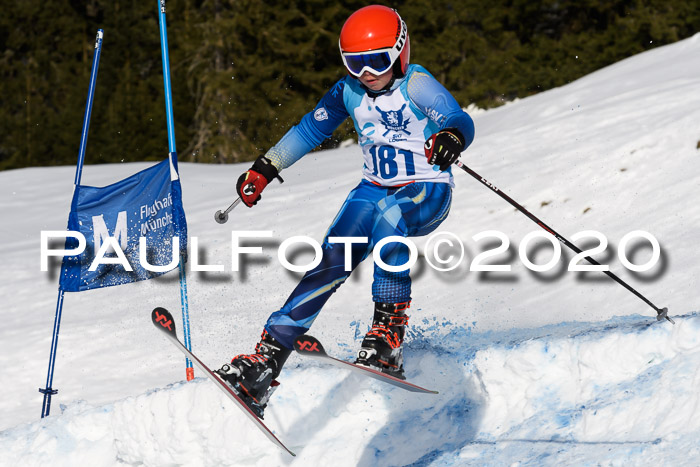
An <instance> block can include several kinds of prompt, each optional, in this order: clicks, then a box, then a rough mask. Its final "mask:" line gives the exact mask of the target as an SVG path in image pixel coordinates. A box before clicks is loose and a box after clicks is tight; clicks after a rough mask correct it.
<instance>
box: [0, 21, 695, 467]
mask: <svg viewBox="0 0 700 467" xmlns="http://www.w3.org/2000/svg"><path fill="white" fill-rule="evenodd" d="M699 52H700V35H696V36H695V37H692V38H690V39H687V40H685V41H682V42H679V43H676V44H672V45H669V46H665V47H660V48H657V49H654V50H652V51H649V52H645V53H643V54H640V55H638V56H635V57H631V58H629V59H627V60H624V61H622V62H620V63H617V64H615V65H613V66H610V67H607V68H605V69H603V70H600V71H598V72H596V73H593V74H591V75H589V76H586V77H584V78H582V79H580V80H578V81H576V82H574V83H571V84H569V85H567V86H564V87H561V88H558V89H554V90H551V91H548V92H544V93H541V94H539V95H536V96H533V97H530V98H527V99H523V100H520V101H517V102H515V103H512V104H510V105H507V106H505V107H502V108H499V109H494V110H490V111H487V112H483V113H479V114H478V115H476V116H475V122H476V128H477V138H476V140H475V143H474V144H473V145H472V147H471V148H470V149H469V150H468V151H467V152H466V153H465V154H464V156H463V160H464V161H465V162H466V163H467V164H468V165H470V167H472V168H473V169H474V170H476V171H477V172H478V173H480V174H481V175H483V176H484V177H485V178H487V179H488V180H489V181H491V182H492V183H494V184H495V185H496V186H498V187H499V188H500V189H501V190H503V191H504V192H506V193H508V194H509V195H510V196H512V197H513V198H514V199H515V200H517V201H518V202H519V203H521V204H523V205H524V206H526V207H527V208H528V209H529V210H531V211H532V212H533V213H534V214H535V215H537V216H539V217H541V218H542V220H544V221H545V222H546V223H547V224H549V225H551V226H552V227H554V228H555V229H556V230H557V231H559V232H560V233H561V234H563V235H564V236H566V237H567V238H570V237H571V236H572V235H573V234H575V233H576V232H579V231H583V230H590V229H594V230H598V231H600V232H601V233H603V234H604V235H605V236H606V237H607V239H608V240H609V242H610V244H609V246H608V248H607V250H606V252H605V253H602V254H600V255H597V256H596V258H597V259H598V260H599V261H601V262H603V263H604V264H609V265H610V267H611V270H612V271H613V272H615V273H616V274H618V275H619V276H621V277H622V278H623V279H624V280H626V281H628V282H629V283H630V284H631V285H632V286H633V287H635V288H636V289H637V290H639V291H640V292H642V293H643V294H644V295H645V296H646V297H647V298H649V299H650V300H651V301H652V302H654V303H655V304H656V305H657V306H668V307H669V310H670V313H671V315H672V316H674V318H675V319H676V325H675V326H672V325H671V324H670V323H668V322H661V323H657V322H656V321H655V320H654V311H653V310H652V309H651V308H649V307H648V306H647V305H645V304H644V303H643V302H642V301H640V300H639V299H637V298H636V297H634V296H633V295H632V294H630V293H629V292H628V291H626V290H625V289H624V288H622V287H620V286H619V285H618V284H615V283H613V282H612V281H610V280H608V279H607V278H606V277H605V276H603V275H601V274H599V273H596V274H592V273H588V274H578V273H571V272H564V271H561V270H560V269H561V268H559V267H557V268H556V269H555V271H552V272H549V273H543V274H539V275H538V274H534V273H532V272H531V271H529V270H527V269H526V268H525V267H524V266H523V265H522V262H521V261H520V259H519V257H518V245H519V243H520V242H521V240H522V239H523V238H524V237H525V235H526V234H527V233H529V232H531V231H536V230H538V228H537V226H535V224H533V223H532V222H531V221H530V220H528V219H527V218H525V217H524V216H523V215H522V214H520V213H518V212H516V211H515V210H514V209H513V208H512V207H511V206H510V205H508V204H507V203H505V202H504V201H503V200H501V199H500V198H499V197H498V196H496V195H494V193H493V192H491V191H490V190H488V189H486V188H484V187H483V186H482V185H480V184H479V183H477V182H476V181H474V180H473V179H471V178H470V177H468V176H467V175H466V174H462V173H456V172H457V171H455V178H456V183H457V188H456V189H455V198H454V203H453V207H452V212H451V214H450V217H449V218H448V219H447V221H446V222H445V223H444V224H443V225H442V226H441V228H440V231H443V232H451V233H454V234H455V235H457V236H458V237H459V238H460V239H461V240H462V242H463V243H464V245H465V247H466V252H467V255H466V256H467V260H466V261H465V262H464V263H463V264H462V265H461V266H460V267H458V268H457V269H455V270H454V271H452V272H449V273H446V272H437V271H434V270H432V269H431V268H430V267H428V266H427V265H426V264H425V262H424V261H423V260H421V261H420V262H419V264H418V266H417V267H416V268H415V269H414V273H413V277H414V293H413V296H414V300H413V306H412V312H411V316H412V320H411V331H410V332H409V339H408V341H407V350H406V354H407V355H406V357H407V373H408V376H409V378H410V379H411V380H413V381H415V382H416V383H418V384H423V385H426V386H430V387H434V388H436V389H438V390H439V391H440V394H439V395H437V396H433V395H420V396H419V395H415V394H411V393H404V392H402V391H400V390H398V389H395V388H392V387H384V386H382V385H381V384H380V383H378V382H374V381H367V380H363V379H360V378H359V377H357V376H350V375H348V374H346V373H344V372H342V371H340V370H336V369H331V368H326V367H322V366H320V365H319V364H317V363H316V362H314V361H308V360H304V359H302V358H301V357H297V356H292V357H291V358H290V361H289V363H288V365H287V367H285V371H284V373H283V379H282V383H283V384H282V386H281V387H280V389H279V390H278V391H277V393H276V394H275V396H274V400H273V403H272V405H271V406H270V407H269V409H268V412H267V421H268V422H269V424H270V425H271V426H272V427H273V429H274V430H275V432H276V433H277V434H278V435H279V437H280V438H281V439H282V440H283V441H285V442H286V443H287V444H288V445H289V446H290V447H291V448H292V449H293V450H295V451H297V452H298V454H299V456H298V457H297V458H296V459H295V460H294V461H292V460H290V459H288V458H287V457H285V455H284V454H282V453H280V452H277V451H276V450H275V448H274V447H272V446H271V445H269V443H268V441H267V440H266V439H265V438H264V437H263V436H261V435H260V434H259V433H257V431H255V430H251V427H250V426H249V424H248V422H247V421H246V420H245V419H244V418H243V417H241V416H240V415H239V413H238V412H237V409H236V408H235V407H232V405H231V404H230V402H228V400H227V399H225V398H224V397H223V396H222V395H221V394H219V393H218V391H217V390H216V389H215V388H214V387H213V386H212V385H211V384H210V383H209V382H207V381H205V380H203V379H196V380H195V381H194V382H190V383H184V382H182V380H183V379H184V369H183V366H184V365H183V364H182V358H181V357H180V355H179V354H175V352H174V349H172V348H171V346H170V344H168V343H167V341H166V340H165V339H163V337H162V336H160V335H159V334H158V333H156V332H154V330H153V329H151V324H150V317H149V314H150V310H151V309H152V308H153V307H154V306H156V305H160V306H164V307H166V308H169V309H171V310H172V311H173V312H174V313H175V314H177V310H178V308H179V302H180V298H179V295H178V285H177V273H171V274H168V275H166V276H165V277H163V278H159V279H156V280H152V281H148V282H144V283H137V284H131V285H127V286H121V287H117V288H113V289H104V290H97V291H91V292H86V293H81V294H68V295H67V296H66V300H65V306H64V315H63V321H62V326H61V337H60V341H59V345H58V350H59V353H58V359H57V363H56V376H55V379H54V385H53V386H54V388H58V389H59V393H58V394H57V395H56V396H54V399H53V401H54V402H53V403H54V406H53V408H52V415H51V417H49V418H47V419H44V420H40V421H39V420H37V419H38V416H39V413H40V405H41V394H39V393H38V392H37V388H39V387H44V385H45V374H46V364H47V361H48V353H49V346H50V338H51V327H52V323H53V314H54V308H55V300H56V284H57V268H56V267H55V265H56V264H57V263H56V262H54V267H53V268H51V270H50V271H49V272H47V273H42V272H40V271H39V233H40V231H41V230H60V229H62V228H63V227H64V226H65V224H66V220H67V212H68V207H69V204H70V197H71V182H72V180H73V171H74V168H72V167H61V168H33V169H22V170H15V171H10V172H3V173H0V193H2V195H1V196H2V205H1V207H0V212H1V213H2V218H3V219H4V220H5V221H4V222H3V224H2V225H1V226H0V260H1V261H2V265H3V268H2V269H1V270H0V288H1V292H2V294H1V296H2V297H3V298H2V307H0V319H1V320H2V323H3V326H2V328H1V329H0V367H1V368H2V369H3V372H2V374H3V376H2V382H1V383H0V384H1V385H2V390H3V394H4V396H5V397H3V398H2V399H1V400H0V414H1V416H0V430H4V431H2V432H0V449H2V452H3V453H4V454H5V455H4V456H3V458H2V459H0V464H3V465H45V464H47V463H49V462H50V463H51V464H56V465H76V464H78V463H89V464H90V465H118V464H122V463H126V464H135V465H138V464H145V465H162V464H185V465H220V464H232V465H236V464H240V465H270V464H272V465H276V464H285V463H295V464H298V465H309V464H311V465H326V464H329V463H331V462H332V463H334V464H336V465H376V464H377V463H378V462H381V463H382V464H387V465H407V464H415V465H426V464H433V465H504V464H505V465H508V464H512V463H520V465H561V464H562V463H576V464H584V465H585V464H603V465H622V464H624V465H658V464H659V463H661V464H666V465H697V464H698V462H700V452H698V443H697V439H698V437H699V436H700V422H699V421H698V420H700V402H699V401H698V396H697V394H698V392H699V391H698V388H699V387H700V370H699V368H700V343H699V341H698V339H699V338H698V335H699V334H698V331H699V329H698V328H699V327H700V316H699V315H698V314H697V313H696V312H697V311H698V302H699V300H698V298H699V297H698V288H697V283H698V273H697V271H698V268H697V265H698V264H699V263H700V261H699V260H700V253H698V251H697V248H696V247H695V241H694V240H695V238H696V237H697V232H698V231H699V230H700V204H699V203H697V194H696V193H697V190H698V188H699V186H698V185H700V182H698V177H697V173H698V165H699V164H700V151H698V149H697V148H696V146H697V143H698V140H700V124H698V122H700V62H699V61H698V60H697V56H698V53H699ZM97 92H99V87H98V91H97ZM76 138H77V135H76ZM76 146H77V145H76ZM89 158H90V147H89V145H88V161H89V160H90V159H89ZM361 164H362V162H361V157H360V155H359V150H358V148H357V146H355V145H351V146H348V147H345V148H342V149H338V150H333V151H325V152H319V153H313V154H311V155H309V156H307V157H306V158H304V159H302V160H301V161H300V162H299V163H298V164H296V165H295V166H294V167H291V168H290V169H288V170H286V171H285V174H284V175H285V179H286V183H285V184H284V185H277V184H274V185H273V186H271V187H269V188H268V190H266V192H265V196H264V199H263V201H262V202H261V203H260V204H259V205H258V206H256V207H255V208H254V209H251V210H247V209H242V208H237V209H236V210H235V211H233V212H232V214H231V218H230V221H229V223H228V224H226V225H223V226H222V225H219V224H216V223H215V222H213V219H212V217H213V213H214V212H215V211H216V210H218V209H222V208H224V207H226V206H227V205H228V204H229V203H230V201H231V200H232V197H233V185H234V183H235V178H236V177H237V176H238V174H239V173H240V172H241V171H242V170H244V169H245V168H246V167H247V164H245V165H239V166H226V167H221V166H201V165H192V164H181V176H182V179H183V190H184V203H185V209H186V212H187V217H188V225H189V230H190V235H191V236H197V237H199V240H200V250H201V252H202V253H203V257H204V258H205V261H206V263H207V264H222V265H224V267H225V271H224V272H223V273H206V274H205V273H194V272H190V273H189V276H188V284H189V299H190V315H191V322H192V344H193V348H194V350H195V351H196V352H197V353H198V355H200V356H201V358H202V359H203V360H204V361H206V362H209V363H211V364H212V366H217V365H219V364H221V363H222V362H223V361H225V360H226V359H228V358H230V357H231V356H232V355H234V354H237V353H240V352H243V351H250V350H251V349H252V347H253V345H254V343H255V342H256V341H257V339H258V336H259V333H260V330H261V327H262V325H263V323H264V321H265V319H266V318H267V316H268V314H269V313H270V312H271V311H274V310H276V309H277V308H278V307H279V306H280V305H281V304H282V303H283V301H284V300H285V299H286V297H287V295H288V293H289V292H290V291H291V289H292V288H293V286H294V284H295V283H296V281H297V280H298V276H297V275H295V274H293V273H290V272H287V271H285V270H284V269H282V268H281V267H280V266H279V264H278V263H277V260H276V249H277V246H278V245H279V243H280V242H281V241H282V240H283V239H285V238H287V237H290V236H292V235H308V236H310V237H312V238H316V239H320V238H321V237H322V236H323V234H324V232H325V229H326V228H327V226H328V224H329V223H330V221H331V220H332V218H333V216H334V215H335V212H336V211H337V209H338V207H339V206H340V204H341V203H342V201H343V199H344V197H345V195H346V194H347V192H348V191H349V190H350V189H351V188H352V187H353V186H354V185H355V184H356V183H357V181H358V179H359V171H360V167H361ZM146 166H147V164H119V165H110V166H104V165H103V166H86V167H85V171H84V173H83V181H84V183H87V184H91V185H104V184H108V183H111V182H114V181H116V180H118V179H120V178H122V177H125V176H128V175H129V174H131V173H134V172H136V171H137V170H140V169H142V168H144V167H146ZM231 230H273V232H274V237H273V239H272V240H271V241H269V240H268V241H262V242H256V244H262V245H263V251H264V254H263V255H258V256H257V257H252V259H251V260H249V261H247V262H246V263H245V268H244V269H243V270H242V271H241V272H232V271H231V265H230V255H231V240H230V232H231ZM487 230H499V231H502V232H503V233H505V234H506V235H507V236H508V238H509V239H510V248H509V249H508V251H507V252H506V253H504V254H501V255H499V256H497V257H495V258H493V261H494V262H495V263H502V264H510V265H512V271H511V272H508V273H476V272H470V271H469V262H470V261H472V260H473V258H474V256H475V255H476V254H478V253H479V252H480V251H482V250H483V249H484V248H485V244H487V243H488V241H485V240H482V241H479V242H477V241H475V240H473V239H472V236H474V235H475V234H477V233H479V232H483V231H487ZM633 230H646V231H648V232H650V233H652V234H653V235H654V236H655V237H656V238H657V239H658V241H659V243H660V245H661V248H662V254H661V260H660V262H659V264H658V265H657V266H656V267H654V268H653V269H652V270H651V271H648V272H646V273H640V274H633V273H631V272H630V271H628V270H626V269H625V268H624V267H623V266H622V264H621V263H620V261H619V260H618V258H617V249H618V248H617V247H618V244H619V242H620V240H621V239H622V237H623V236H624V235H625V234H627V233H629V232H631V231H633ZM416 243H417V244H418V245H419V248H421V249H422V246H423V244H424V240H417V241H416ZM627 251H628V256H629V257H630V259H631V260H633V262H634V263H636V264H641V263H644V262H646V260H647V259H648V258H649V257H650V249H649V248H647V247H644V246H639V247H630V248H628V249H627ZM550 255H551V251H550V249H548V248H542V249H539V250H537V249H536V251H532V253H531V257H532V258H533V260H535V262H537V263H540V264H541V263H544V262H547V260H548V259H549V257H550ZM572 257H573V255H572V254H571V253H569V252H563V258H562V260H561V261H560V263H561V265H562V268H564V269H565V268H566V265H567V263H568V260H570V259H571V258H572ZM309 259H310V254H308V253H307V252H302V253H300V255H299V257H298V258H297V261H298V262H299V263H303V262H305V261H308V260H309ZM370 283H371V264H369V263H368V264H364V265H363V266H362V267H361V268H360V269H359V270H358V271H356V272H355V273H354V274H353V276H352V277H351V278H350V280H349V281H348V282H347V283H346V284H345V285H344V286H343V287H341V289H340V290H339V291H338V292H337V294H336V295H335V296H334V297H333V298H331V300H330V301H329V303H328V305H327V307H326V309H325V310H324V312H323V313H322V314H321V315H320V317H319V318H318V320H317V321H316V323H315V325H314V328H313V329H312V334H314V335H315V336H317V337H318V338H319V339H321V340H322V341H323V342H324V343H325V344H326V347H327V350H328V351H329V352H331V353H333V354H336V355H339V356H341V357H345V358H351V357H352V355H353V353H354V351H355V349H356V348H357V345H358V344H359V341H360V340H361V337H362V335H363V334H364V332H365V330H366V329H367V326H368V324H369V322H370V320H371V297H370V293H369V287H370ZM154 388H155V389H154Z"/></svg>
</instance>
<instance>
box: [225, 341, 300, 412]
mask: <svg viewBox="0 0 700 467" xmlns="http://www.w3.org/2000/svg"><path fill="white" fill-rule="evenodd" d="M291 353H292V351H291V350H290V349H287V348H286V347H284V346H283V345H282V344H280V343H279V342H278V341H277V339H275V338H274V337H272V336H271V335H270V334H269V333H268V332H267V331H263V333H262V336H261V339H260V342H259V343H258V344H257V345H256V346H255V353H253V354H247V355H238V356H237V357H234V358H233V359H232V360H231V363H226V364H224V366H222V367H221V368H220V369H218V370H216V371H215V373H216V374H217V375H219V376H220V377H221V378H222V379H223V380H224V381H226V382H227V383H228V384H229V385H230V386H231V387H233V389H235V390H236V392H238V394H239V396H240V397H241V399H243V402H245V403H246V405H247V406H248V407H250V409H251V410H252V411H253V412H255V413H256V415H257V416H258V417H260V418H263V411H264V410H265V407H267V401H268V400H270V396H271V395H272V393H273V392H274V390H275V389H277V386H279V383H278V382H277V380H276V379H275V378H277V376H279V374H280V371H281V370H282V365H284V362H286V361H287V358H288V357H289V355H290V354H291Z"/></svg>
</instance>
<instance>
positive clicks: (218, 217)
mask: <svg viewBox="0 0 700 467" xmlns="http://www.w3.org/2000/svg"><path fill="white" fill-rule="evenodd" d="M275 178H276V179H277V180H279V181H280V183H284V179H283V178H282V177H280V176H279V175H277V176H276V177H275ZM246 189H250V190H252V191H251V193H254V192H255V185H253V183H249V184H248V185H246V186H245V187H244V188H243V190H244V192H245V190H246ZM246 194H248V193H246ZM240 202H241V197H240V196H239V197H238V199H236V201H234V202H233V203H231V206H229V207H228V208H226V210H225V211H223V212H222V211H221V210H218V211H216V212H215V213H214V220H215V221H216V222H217V223H219V224H225V223H226V222H227V221H228V213H229V212H231V211H232V210H233V208H235V207H236V206H238V204H239V203H240Z"/></svg>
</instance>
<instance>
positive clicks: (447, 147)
mask: <svg viewBox="0 0 700 467" xmlns="http://www.w3.org/2000/svg"><path fill="white" fill-rule="evenodd" d="M464 142H465V141H464V136H463V135H462V133H461V132H460V131H459V130H458V129H457V128H445V129H444V130H440V131H438V132H437V133H435V134H434V135H432V136H431V137H430V138H428V139H427V140H426V141H425V145H424V146H423V147H424V148H425V157H427V158H428V162H430V163H431V164H434V165H439V166H440V170H443V171H444V170H447V169H448V168H449V167H450V166H451V165H452V164H453V163H454V162H455V161H456V160H457V158H458V157H459V155H460V154H461V153H462V151H463V150H464Z"/></svg>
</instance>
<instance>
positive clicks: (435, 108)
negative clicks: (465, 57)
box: [407, 70, 474, 149]
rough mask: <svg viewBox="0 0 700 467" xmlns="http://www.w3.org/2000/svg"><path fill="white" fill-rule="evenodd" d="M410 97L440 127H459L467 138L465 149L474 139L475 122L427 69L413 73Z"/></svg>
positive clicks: (409, 84)
mask: <svg viewBox="0 0 700 467" xmlns="http://www.w3.org/2000/svg"><path fill="white" fill-rule="evenodd" d="M407 92H408V97H409V98H410V99H411V100H412V101H413V103H414V104H415V105H416V106H417V107H418V108H419V109H421V110H422V111H423V113H425V115H427V116H428V118H430V119H431V120H432V121H433V122H435V123H436V124H437V125H438V126H439V127H440V129H441V130H442V129H444V128H457V129H458V130H459V131H460V132H461V133H462V134H463V135H464V138H465V139H466V143H465V145H464V149H466V148H467V147H469V145H470V144H471V143H472V141H474V122H473V121H472V118H471V117H470V116H469V114H468V113H466V112H465V111H464V110H462V108H461V107H460V105H459V103H457V100H456V99H455V98H454V97H453V96H452V94H450V92H449V91H448V90H447V89H445V87H444V86H443V85H442V84H440V82H438V80H436V79H435V78H434V77H433V76H432V75H431V74H430V73H428V72H427V71H426V70H421V71H416V72H415V73H413V74H412V75H411V77H410V78H409V81H408V86H407Z"/></svg>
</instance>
